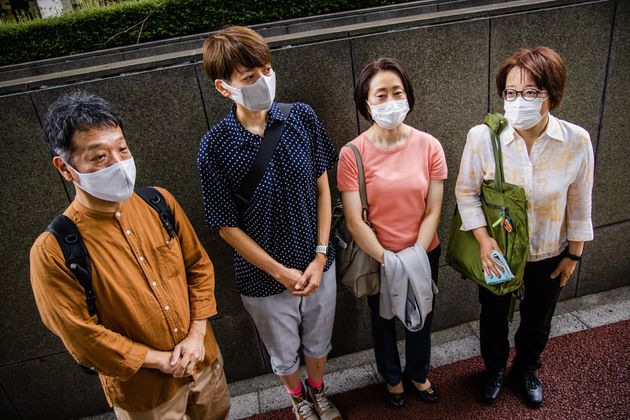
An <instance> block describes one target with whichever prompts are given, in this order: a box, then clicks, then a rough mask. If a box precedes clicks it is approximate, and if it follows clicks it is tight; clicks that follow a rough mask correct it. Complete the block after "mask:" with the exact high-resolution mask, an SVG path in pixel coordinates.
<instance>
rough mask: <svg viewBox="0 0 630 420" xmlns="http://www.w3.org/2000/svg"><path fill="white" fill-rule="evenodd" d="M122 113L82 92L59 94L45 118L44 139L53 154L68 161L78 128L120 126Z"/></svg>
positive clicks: (96, 97) (79, 129)
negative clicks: (73, 138) (73, 137)
mask: <svg viewBox="0 0 630 420" xmlns="http://www.w3.org/2000/svg"><path fill="white" fill-rule="evenodd" d="M122 125H123V120H122V117H121V115H120V113H119V112H118V111H117V110H116V108H114V107H113V106H112V105H111V104H110V103H109V102H107V101H106V100H105V99H103V98H101V97H99V96H96V95H93V94H91V93H87V92H83V91H75V92H71V93H67V94H65V95H62V96H60V97H59V98H58V99H57V100H56V101H55V102H54V103H53V104H52V105H51V106H50V107H49V108H48V112H47V113H46V116H45V117H44V123H43V130H44V140H45V141H46V143H47V144H48V147H50V150H51V151H52V153H53V155H55V156H61V157H62V158H63V159H64V160H66V161H68V159H69V158H70V153H71V152H72V147H73V146H72V136H73V135H74V133H75V132H77V131H87V130H89V129H91V128H99V127H120V128H121V129H122Z"/></svg>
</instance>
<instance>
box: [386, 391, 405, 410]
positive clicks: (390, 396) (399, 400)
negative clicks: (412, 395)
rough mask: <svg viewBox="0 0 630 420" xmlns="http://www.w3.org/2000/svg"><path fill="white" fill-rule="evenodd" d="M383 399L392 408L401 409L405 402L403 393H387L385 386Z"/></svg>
mask: <svg viewBox="0 0 630 420" xmlns="http://www.w3.org/2000/svg"><path fill="white" fill-rule="evenodd" d="M385 397H386V398H387V401H389V403H390V404H391V405H393V406H394V407H402V406H404V405H405V403H406V402H407V396H406V395H405V393H404V392H401V393H395V392H389V390H388V389H387V386H385Z"/></svg>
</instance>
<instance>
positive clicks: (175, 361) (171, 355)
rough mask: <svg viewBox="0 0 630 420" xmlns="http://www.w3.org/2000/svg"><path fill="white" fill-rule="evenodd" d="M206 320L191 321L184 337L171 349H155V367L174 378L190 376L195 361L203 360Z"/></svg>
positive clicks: (195, 363)
mask: <svg viewBox="0 0 630 420" xmlns="http://www.w3.org/2000/svg"><path fill="white" fill-rule="evenodd" d="M206 322H207V321H206V320H203V321H193V322H192V324H191V328H190V331H189V333H188V335H187V336H186V338H184V339H183V340H182V341H180V342H179V343H178V344H177V345H176V346H175V347H174V348H173V350H172V351H155V350H154V352H155V354H154V357H155V362H154V366H153V367H155V368H157V369H159V370H160V371H161V372H163V373H167V374H170V375H173V376H174V377H175V378H182V377H185V376H191V375H192V374H193V372H194V370H195V367H196V366H197V363H199V362H201V361H203V359H204V357H205V354H206V351H205V350H206V349H205V345H204V336H205V332H206V329H205V328H206V325H205V324H206Z"/></svg>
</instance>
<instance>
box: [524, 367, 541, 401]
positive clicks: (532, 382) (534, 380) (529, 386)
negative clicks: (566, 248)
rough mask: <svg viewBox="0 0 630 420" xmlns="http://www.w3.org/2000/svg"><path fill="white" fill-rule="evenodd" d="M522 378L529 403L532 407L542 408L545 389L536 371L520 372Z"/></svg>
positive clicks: (526, 370)
mask: <svg viewBox="0 0 630 420" xmlns="http://www.w3.org/2000/svg"><path fill="white" fill-rule="evenodd" d="M520 376H521V386H522V388H523V393H524V394H525V399H526V400H527V403H528V404H529V405H530V406H532V407H540V406H541V405H542V403H543V387H542V383H541V382H540V380H539V379H538V376H536V371H535V370H529V369H525V370H523V371H521V372H520Z"/></svg>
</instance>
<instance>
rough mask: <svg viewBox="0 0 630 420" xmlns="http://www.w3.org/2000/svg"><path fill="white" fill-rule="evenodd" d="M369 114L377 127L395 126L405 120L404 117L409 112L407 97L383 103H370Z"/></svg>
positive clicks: (388, 127) (389, 127)
mask: <svg viewBox="0 0 630 420" xmlns="http://www.w3.org/2000/svg"><path fill="white" fill-rule="evenodd" d="M368 106H369V107H370V114H371V115H372V119H373V120H374V122H375V123H376V124H378V126H379V127H382V128H387V129H391V128H396V127H398V126H399V125H400V124H402V123H403V121H405V117H406V116H407V114H408V113H409V103H408V102H407V99H400V100H398V101H389V102H385V103H384V104H379V105H370V103H369V102H368Z"/></svg>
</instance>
